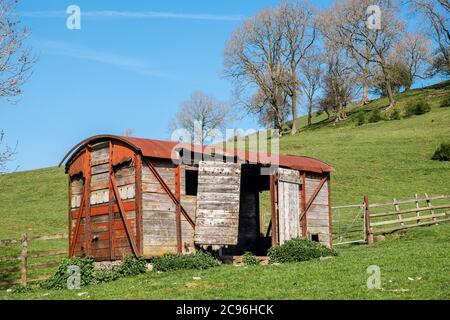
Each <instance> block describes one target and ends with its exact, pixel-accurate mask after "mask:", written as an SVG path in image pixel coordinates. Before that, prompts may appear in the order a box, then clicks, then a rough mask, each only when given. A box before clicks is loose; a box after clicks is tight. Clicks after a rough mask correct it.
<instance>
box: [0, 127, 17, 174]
mask: <svg viewBox="0 0 450 320" xmlns="http://www.w3.org/2000/svg"><path fill="white" fill-rule="evenodd" d="M4 139H5V133H4V132H3V131H0V175H2V174H4V173H6V172H7V171H8V170H7V169H8V168H7V167H6V163H7V162H9V161H11V160H12V158H13V157H14V155H15V154H16V149H17V146H16V147H14V148H12V147H10V146H8V145H7V144H6V142H5V140H4Z"/></svg>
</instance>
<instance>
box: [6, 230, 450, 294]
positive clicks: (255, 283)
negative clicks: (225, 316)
mask: <svg viewBox="0 0 450 320" xmlns="http://www.w3.org/2000/svg"><path fill="white" fill-rule="evenodd" d="M449 252H450V223H447V224H443V225H439V226H433V227H429V228H419V229H412V230H410V231H408V232H407V233H405V234H402V235H397V236H396V237H394V238H389V239H386V240H384V241H381V242H378V243H375V244H374V245H373V246H370V247H368V246H366V245H360V246H351V247H348V248H342V249H339V253H340V255H339V256H337V257H335V258H331V259H327V260H313V261H307V262H302V263H292V264H282V265H268V266H248V267H247V266H240V267H237V266H232V265H222V266H219V267H215V268H212V269H209V270H204V271H175V272H165V273H156V272H149V273H146V274H143V275H140V276H136V277H130V278H122V279H120V280H117V281H114V282H109V283H105V284H101V285H93V286H87V287H83V288H82V289H80V290H73V291H71V290H62V291H54V290H42V289H40V290H36V291H34V292H32V293H21V294H14V293H6V292H4V291H3V292H0V299H450V281H449V280H450V264H449ZM370 265H377V266H379V267H380V271H381V289H368V288H367V285H366V283H367V279H368V277H369V274H368V273H367V267H368V266H370ZM194 277H200V280H194V279H193V278H194ZM80 293H85V294H84V295H81V296H79V294H80Z"/></svg>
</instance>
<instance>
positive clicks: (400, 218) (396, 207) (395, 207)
mask: <svg viewBox="0 0 450 320" xmlns="http://www.w3.org/2000/svg"><path fill="white" fill-rule="evenodd" d="M393 201H394V202H393V204H394V209H395V211H396V212H397V218H398V221H399V222H400V225H401V226H404V225H405V223H404V222H402V221H401V220H402V215H401V213H398V212H399V211H400V206H399V205H398V202H397V200H396V199H395V198H394V199H393Z"/></svg>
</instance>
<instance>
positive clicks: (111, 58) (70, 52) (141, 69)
mask: <svg viewBox="0 0 450 320" xmlns="http://www.w3.org/2000/svg"><path fill="white" fill-rule="evenodd" d="M42 45H43V48H44V50H45V52H46V53H50V54H56V55H61V56H67V57H72V58H78V59H83V60H90V61H94V62H99V63H103V64H108V65H111V66H114V67H118V68H121V69H124V70H128V71H131V72H136V73H140V74H142V75H146V76H150V77H157V78H164V79H175V77H174V76H173V75H171V74H169V73H166V72H161V71H159V70H158V69H157V68H155V67H154V66H152V65H151V64H149V63H148V62H147V61H145V60H140V59H135V58H130V57H127V56H123V55H119V54H115V53H110V52H102V51H97V50H92V49H89V48H85V47H80V46H74V45H72V44H68V43H65V42H57V41H44V42H43V43H42Z"/></svg>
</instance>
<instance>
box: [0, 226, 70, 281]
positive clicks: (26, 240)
mask: <svg viewBox="0 0 450 320" xmlns="http://www.w3.org/2000/svg"><path fill="white" fill-rule="evenodd" d="M60 239H67V234H57V235H52V236H35V237H29V236H28V235H27V234H23V235H22V238H21V239H6V240H0V245H3V246H9V245H14V244H16V245H20V249H21V252H20V255H19V256H7V257H0V262H15V261H20V264H19V266H14V267H7V268H0V274H3V273H16V272H20V279H13V280H6V281H1V280H0V286H5V285H12V284H21V285H27V284H28V283H31V282H35V281H40V280H45V279H47V278H48V276H41V277H36V278H29V271H30V270H44V269H48V268H52V267H55V266H57V265H58V264H59V262H58V261H54V262H47V263H39V264H33V265H30V260H31V259H36V258H43V257H56V256H62V255H66V254H67V250H52V251H40V252H36V253H32V254H31V253H30V251H29V244H30V242H32V241H49V240H60Z"/></svg>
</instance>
